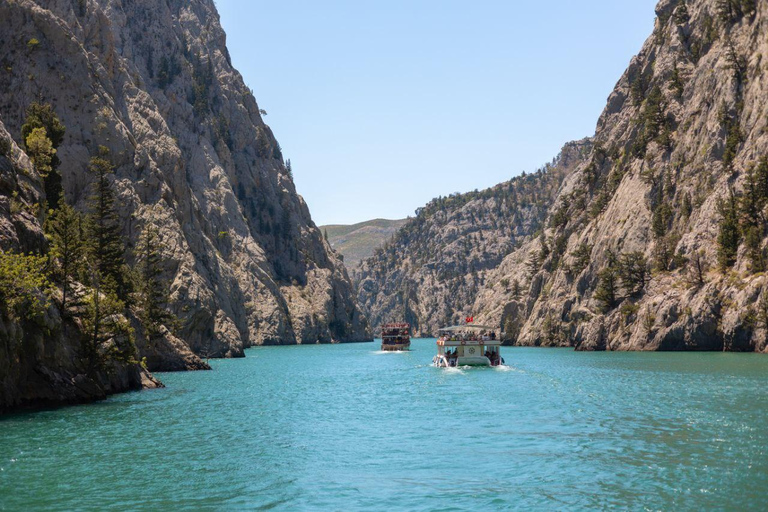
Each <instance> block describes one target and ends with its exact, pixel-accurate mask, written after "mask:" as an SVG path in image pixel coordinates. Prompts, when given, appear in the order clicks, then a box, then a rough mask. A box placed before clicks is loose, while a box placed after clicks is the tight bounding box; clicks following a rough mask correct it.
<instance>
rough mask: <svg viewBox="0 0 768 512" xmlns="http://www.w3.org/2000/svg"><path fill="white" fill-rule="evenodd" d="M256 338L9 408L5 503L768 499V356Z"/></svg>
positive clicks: (344, 504)
mask: <svg viewBox="0 0 768 512" xmlns="http://www.w3.org/2000/svg"><path fill="white" fill-rule="evenodd" d="M412 348H413V350H412V352H409V353H379V352H378V351H377V349H378V344H370V343H369V344H359V345H337V346H304V347H274V348H257V349H250V350H248V351H247V356H248V357H247V358H246V359H240V360H220V361H214V362H213V366H214V367H215V371H213V372H196V373H178V374H162V375H161V378H162V379H163V381H164V382H165V383H166V384H167V386H168V388H167V389H163V390H156V391H145V392H141V393H130V394H125V395H120V396H116V397H113V398H111V399H110V400H107V401H106V402H102V403H98V404H93V405H86V406H79V407H70V408H64V409H59V410H53V411H43V412H38V413H29V414H27V413H25V414H19V415H13V416H9V417H5V418H3V419H0V434H1V437H0V510H42V509H56V510H75V509H91V510H103V509H114V510H180V509H187V510H199V509H209V510H251V509H257V508H263V509H268V508H275V509H282V510H296V509H299V510H302V509H322V510H356V509H370V510H395V509H401V510H402V509H405V510H438V509H439V510H489V509H510V508H512V509H523V510H528V509H545V510H552V509H556V510H563V509H603V508H612V507H618V508H622V509H631V510H642V509H649V510H657V509H658V510H700V509H704V508H707V509H713V508H715V509H731V510H743V509H753V510H765V509H766V508H767V507H768V456H767V454H766V452H767V451H768V357H766V356H760V355H750V354H712V353H708V354H674V353H673V354H669V353H667V354H655V353H577V352H573V351H571V350H564V349H525V348H509V349H504V350H503V354H504V356H505V358H506V360H507V363H508V364H510V367H509V368H508V369H506V370H502V369H488V368H486V369H466V370H454V369H437V368H432V367H431V366H429V363H430V361H431V359H432V356H433V352H434V340H414V342H413V345H412Z"/></svg>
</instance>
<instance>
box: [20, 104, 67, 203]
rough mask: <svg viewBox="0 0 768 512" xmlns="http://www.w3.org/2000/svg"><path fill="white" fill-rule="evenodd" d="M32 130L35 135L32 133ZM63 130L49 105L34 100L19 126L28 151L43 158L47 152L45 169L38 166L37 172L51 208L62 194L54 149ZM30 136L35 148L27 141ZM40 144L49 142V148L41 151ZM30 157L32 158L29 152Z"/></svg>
mask: <svg viewBox="0 0 768 512" xmlns="http://www.w3.org/2000/svg"><path fill="white" fill-rule="evenodd" d="M41 129H42V130H44V137H45V138H47V139H48V143H45V142H43V141H42V140H41V134H43V132H40V131H39V130H41ZM33 132H35V133H36V135H33ZM65 132H66V128H65V126H64V125H63V124H62V123H61V121H60V120H59V118H58V117H57V116H56V112H54V110H53V107H52V106H51V105H49V104H47V103H37V102H35V103H32V104H31V105H30V106H29V108H28V109H27V118H26V120H25V122H24V124H23V125H22V127H21V140H22V141H24V145H25V147H26V149H27V150H28V151H31V152H33V153H37V155H38V156H39V157H40V158H43V159H45V158H46V157H44V156H43V154H44V153H47V155H48V158H49V159H50V160H49V161H48V162H47V163H46V164H45V167H46V169H45V170H44V171H43V170H41V169H40V168H39V167H38V172H39V173H40V174H41V176H42V177H43V188H44V189H45V196H46V201H47V202H48V207H49V208H52V209H56V208H58V206H59V201H60V199H61V195H62V186H61V174H60V173H59V171H58V169H59V165H61V160H59V157H58V156H57V155H56V149H57V148H58V147H59V145H60V144H61V143H62V142H63V140H64V133H65ZM30 137H32V141H31V144H32V146H37V147H36V148H30V142H28V139H29V138H30ZM41 144H42V145H45V146H47V145H48V144H50V148H49V149H48V150H47V151H41V150H42V149H43V148H42V147H41ZM30 158H33V157H32V155H31V154H30ZM33 160H34V158H33ZM38 165H39V164H38V162H35V166H36V167H37V166H38Z"/></svg>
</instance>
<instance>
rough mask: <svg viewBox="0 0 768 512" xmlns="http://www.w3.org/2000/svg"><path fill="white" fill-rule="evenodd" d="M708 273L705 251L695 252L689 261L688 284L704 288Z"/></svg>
mask: <svg viewBox="0 0 768 512" xmlns="http://www.w3.org/2000/svg"><path fill="white" fill-rule="evenodd" d="M706 273H707V262H706V260H705V259H704V251H695V252H694V253H693V254H692V255H691V257H690V259H689V260H688V282H690V283H691V284H692V285H694V286H703V285H704V283H705V280H704V276H705V275H706Z"/></svg>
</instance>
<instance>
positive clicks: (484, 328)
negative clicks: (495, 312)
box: [438, 324, 496, 331]
mask: <svg viewBox="0 0 768 512" xmlns="http://www.w3.org/2000/svg"><path fill="white" fill-rule="evenodd" d="M468 329H477V330H482V331H495V330H496V328H495V327H490V326H488V325H474V324H472V325H452V326H450V327H441V328H440V329H438V330H440V331H466V330H468Z"/></svg>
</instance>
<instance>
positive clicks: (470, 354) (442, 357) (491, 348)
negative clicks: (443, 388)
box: [432, 325, 504, 368]
mask: <svg viewBox="0 0 768 512" xmlns="http://www.w3.org/2000/svg"><path fill="white" fill-rule="evenodd" d="M500 348H501V340H499V339H497V337H496V331H495V329H494V328H493V327H486V326H482V325H454V326H451V327H444V328H442V329H440V337H439V338H438V340H437V355H436V356H435V358H434V359H433V360H432V363H433V364H434V365H435V366H437V367H439V368H448V367H454V366H501V365H503V364H504V358H503V357H501V353H500V352H499V349H500Z"/></svg>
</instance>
